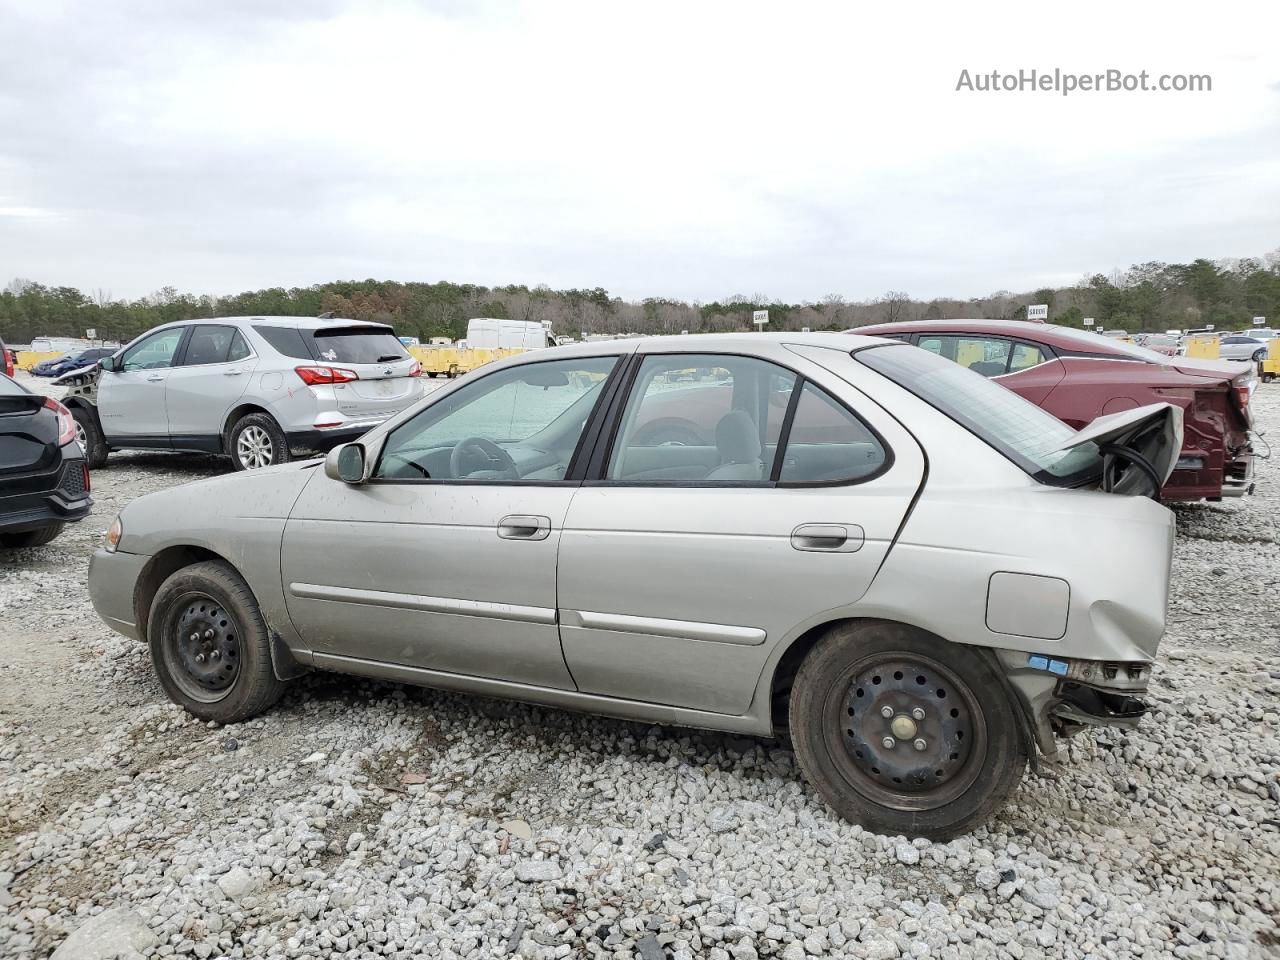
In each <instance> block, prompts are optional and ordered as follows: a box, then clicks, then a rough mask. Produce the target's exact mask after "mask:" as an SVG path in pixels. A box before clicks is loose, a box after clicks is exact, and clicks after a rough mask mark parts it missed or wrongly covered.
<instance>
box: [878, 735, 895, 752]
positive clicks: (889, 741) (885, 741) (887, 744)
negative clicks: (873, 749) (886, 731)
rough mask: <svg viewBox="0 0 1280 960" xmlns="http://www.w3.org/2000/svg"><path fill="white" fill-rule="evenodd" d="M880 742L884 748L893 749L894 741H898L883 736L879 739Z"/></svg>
mask: <svg viewBox="0 0 1280 960" xmlns="http://www.w3.org/2000/svg"><path fill="white" fill-rule="evenodd" d="M880 742H881V743H882V744H884V748H885V749H886V750H892V749H893V745H894V744H895V743H897V742H898V741H896V740H894V739H893V737H885V738H884V739H883V740H881V741H880Z"/></svg>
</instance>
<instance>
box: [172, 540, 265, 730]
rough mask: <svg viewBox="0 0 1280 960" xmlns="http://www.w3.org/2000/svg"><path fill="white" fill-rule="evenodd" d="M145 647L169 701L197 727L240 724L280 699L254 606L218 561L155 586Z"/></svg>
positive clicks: (240, 581) (239, 579)
mask: <svg viewBox="0 0 1280 960" xmlns="http://www.w3.org/2000/svg"><path fill="white" fill-rule="evenodd" d="M147 640H148V643H149V644H150V647H151V662H152V664H153V665H154V667H155V671H156V676H157V677H159V678H160V685H161V686H162V687H164V691H165V693H166V694H168V696H169V699H170V700H172V701H173V702H174V703H176V704H178V705H179V706H181V707H183V708H184V709H186V710H187V711H188V712H189V713H192V714H194V715H195V716H197V717H199V718H200V719H201V720H217V721H218V722H220V723H235V722H237V721H240V720H246V719H248V718H249V717H252V716H256V715H257V714H259V713H261V712H262V711H264V710H266V709H267V708H268V707H270V706H271V705H272V704H273V703H275V702H276V701H277V700H279V699H280V695H281V694H282V693H284V688H285V684H284V681H282V680H279V679H277V678H276V675H275V672H274V671H273V670H272V667H271V646H270V644H271V638H270V634H269V633H268V631H267V625H266V622H265V621H264V620H263V619H262V613H261V612H260V611H259V610H258V602H257V600H256V599H255V598H254V596H253V592H252V591H251V590H250V589H249V585H248V584H247V583H245V582H244V579H243V578H242V577H241V576H240V575H239V574H238V573H236V572H235V571H234V570H233V569H231V567H229V566H227V565H226V564H224V563H221V562H219V561H206V562H204V563H197V564H194V565H192V566H189V567H184V568H183V569H181V570H179V571H177V572H176V573H174V574H172V575H171V576H170V577H169V578H168V579H167V580H165V582H164V583H162V584H161V585H160V589H159V591H157V593H156V596H155V599H154V600H153V601H152V604H151V611H150V613H149V615H148V617H147Z"/></svg>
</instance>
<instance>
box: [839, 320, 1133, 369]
mask: <svg viewBox="0 0 1280 960" xmlns="http://www.w3.org/2000/svg"><path fill="white" fill-rule="evenodd" d="M930 330H937V331H939V332H948V333H975V334H977V333H987V334H992V335H994V336H1001V337H1016V338H1019V339H1022V340H1034V341H1036V342H1039V343H1047V344H1048V345H1049V346H1051V347H1061V348H1062V349H1063V350H1080V349H1081V345H1082V344H1084V343H1087V344H1088V345H1089V347H1090V352H1093V353H1107V354H1115V355H1116V356H1121V357H1125V358H1127V359H1134V357H1133V355H1132V354H1130V353H1128V352H1127V351H1125V350H1124V349H1122V348H1119V349H1118V348H1117V345H1116V344H1114V343H1113V342H1112V340H1111V338H1110V337H1106V336H1103V335H1101V334H1096V335H1094V336H1090V335H1089V333H1088V332H1087V331H1085V330H1077V329H1076V328H1074V327H1062V326H1059V325H1058V324H1055V323H1035V322H1032V321H1029V320H960V319H953V320H904V321H901V322H898V323H873V324H870V325H869V326H865V327H855V328H853V329H851V330H849V331H847V332H848V333H858V334H863V335H870V336H875V335H884V334H890V333H927V332H928V331H930ZM1082 337H1084V338H1087V339H1082ZM1094 337H1096V340H1095V339H1094Z"/></svg>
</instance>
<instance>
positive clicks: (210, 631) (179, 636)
mask: <svg viewBox="0 0 1280 960" xmlns="http://www.w3.org/2000/svg"><path fill="white" fill-rule="evenodd" d="M166 640H167V642H166V644H165V654H166V659H167V660H168V665H169V675H170V676H171V677H173V680H174V682H175V683H176V684H177V685H178V687H179V688H180V689H181V690H182V692H183V693H184V694H186V695H187V696H188V697H190V698H191V699H193V700H198V701H200V702H202V703H216V702H217V701H219V700H221V699H223V698H224V697H226V696H227V694H229V693H230V692H231V688H232V687H233V686H234V685H235V682H236V678H237V677H238V676H239V675H240V660H241V648H240V625H239V624H238V623H237V622H236V619H235V617H233V616H232V615H231V613H230V612H229V611H228V610H227V609H226V607H224V606H223V605H222V604H221V603H219V602H218V601H217V600H215V599H214V598H213V597H211V596H209V595H208V594H205V593H199V592H195V591H193V592H191V593H186V594H183V595H182V596H181V597H179V598H178V599H177V600H176V601H175V602H174V603H173V604H172V606H171V607H170V615H169V623H168V629H167V637H166Z"/></svg>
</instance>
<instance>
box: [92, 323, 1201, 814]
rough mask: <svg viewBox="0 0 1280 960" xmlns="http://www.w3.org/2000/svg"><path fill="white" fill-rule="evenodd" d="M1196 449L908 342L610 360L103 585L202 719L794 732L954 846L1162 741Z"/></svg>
mask: <svg viewBox="0 0 1280 960" xmlns="http://www.w3.org/2000/svg"><path fill="white" fill-rule="evenodd" d="M1180 441H1181V418H1180V413H1179V411H1178V410H1177V409H1175V408H1173V407H1170V406H1168V405H1165V404H1161V405H1156V406H1152V407H1145V408H1141V409H1138V410H1130V411H1126V412H1124V413H1120V414H1114V415H1112V416H1109V417H1105V418H1103V419H1102V420H1099V421H1097V422H1095V423H1094V424H1093V425H1091V426H1090V427H1089V428H1087V429H1086V430H1084V431H1080V432H1077V431H1075V430H1072V429H1071V428H1069V427H1067V426H1065V425H1063V424H1062V423H1061V422H1059V421H1058V420H1055V419H1054V418H1053V417H1051V416H1049V415H1048V414H1046V413H1044V412H1043V411H1041V410H1040V409H1038V408H1037V407H1035V406H1033V405H1032V404H1030V403H1027V402H1026V401H1024V400H1023V399H1021V398H1020V397H1018V396H1017V395H1015V394H1013V393H1010V392H1009V391H1007V390H1004V389H1003V388H1001V387H999V386H998V385H995V384H992V383H990V382H989V381H987V380H986V379H984V378H983V377H981V376H978V375H977V374H974V373H972V372H970V371H968V370H965V369H964V368H963V367H960V366H957V365H955V364H953V363H950V362H948V361H946V360H943V359H941V358H939V357H936V356H934V355H933V354H930V353H927V352H925V351H923V350H919V349H916V348H915V347H911V346H908V345H906V344H902V343H898V342H896V341H890V340H881V339H874V338H870V337H856V336H855V337H850V336H847V335H839V334H832V335H825V334H817V335H796V334H784V335H763V334H742V335H726V336H700V337H673V338H653V339H644V340H633V341H612V342H605V343H589V344H579V345H574V346H569V347H562V348H556V349H550V350H540V351H535V352H531V353H528V354H525V355H523V356H520V357H516V358H511V359H509V360H506V361H503V362H499V363H495V364H492V365H490V366H487V367H485V368H483V370H481V371H479V372H478V373H477V374H475V375H473V376H470V377H467V378H465V379H463V380H459V381H457V382H455V383H452V384H450V385H449V386H448V387H446V388H444V389H442V390H440V391H439V392H437V393H435V394H432V395H430V396H429V397H427V398H425V399H424V400H422V401H421V402H419V403H418V404H416V405H415V406H414V407H412V408H410V409H409V410H406V411H405V412H404V413H402V414H400V415H398V416H396V417H394V418H392V419H391V420H390V421H388V422H387V423H386V424H384V425H382V426H380V427H378V428H376V429H374V430H372V431H371V432H369V433H368V434H366V435H365V436H364V437H363V438H361V439H360V440H359V441H356V442H353V443H349V444H346V445H344V446H341V447H338V448H336V449H335V450H333V451H332V452H331V453H330V454H329V456H328V458H327V459H326V460H325V461H324V462H323V463H321V462H319V461H311V462H306V463H293V464H286V465H281V466H279V467H271V468H267V469H264V470H259V471H254V472H252V473H249V474H238V475H233V476H226V477H219V478H216V479H212V480H204V481H201V482H198V483H193V484H189V485H186V486H182V487H176V488H173V489H170V490H166V491H163V492H160V493H155V494H151V495H149V496H146V497H142V498H140V499H138V500H135V501H134V502H132V503H131V504H129V505H128V506H127V507H126V508H125V510H124V511H123V512H122V513H121V514H120V516H119V517H118V518H117V519H116V521H115V523H114V524H113V526H112V528H111V531H110V533H109V534H108V542H107V544H106V546H105V547H104V548H103V549H101V550H99V551H98V552H97V553H96V554H95V556H94V558H93V563H92V566H91V569H90V573H89V587H90V591H91V593H92V596H93V602H94V605H95V607H96V608H97V610H98V612H99V614H100V615H101V616H102V617H103V619H104V620H105V621H106V622H107V623H108V624H110V625H111V626H112V627H113V628H115V629H116V630H118V631H120V632H122V633H124V634H127V635H129V636H131V637H135V638H137V639H139V640H141V641H144V642H146V643H147V644H149V646H150V650H151V655H152V659H153V662H154V664H155V669H156V673H157V674H158V676H159V678H160V681H161V683H162V684H163V686H164V689H165V691H166V692H167V693H168V695H169V696H170V697H171V698H172V699H173V700H174V701H175V702H177V703H179V704H181V705H182V706H183V707H185V708H186V709H187V710H189V711H190V712H191V713H193V714H195V715H196V716H198V717H200V718H203V719H211V720H218V721H222V722H235V721H238V720H243V719H245V718H247V717H251V716H253V715H255V714H257V713H259V712H261V711H263V710H266V709H267V708H269V707H270V706H271V705H272V704H273V703H274V702H275V701H276V700H277V699H278V698H279V697H280V696H281V694H282V693H283V692H284V690H285V687H286V685H287V682H288V681H289V680H290V679H292V678H294V677H297V676H299V675H300V674H302V673H303V672H305V671H308V670H313V669H323V670H333V671H339V672H343V673H350V674H360V675H364V676H370V677H380V678H385V679H389V680H394V681H400V682H404V683H414V684H422V685H425V686H431V687H440V688H450V689H456V690H465V691H471V692H474V693H479V694H486V695H492V696H499V697H509V698H513V699H518V700H525V701H533V702H538V703H543V704H549V705H553V706H558V707H565V708H572V709H578V710H585V711H589V712H592V713H600V714H608V715H612V716H618V717H626V718H633V719H637V720H643V721H647V722H657V723H668V724H681V725H687V726H692V727H703V728H711V729H716V730H726V731H734V732H737V733H743V734H753V735H758V736H762V737H771V736H779V735H782V734H787V735H789V737H790V740H791V742H792V744H793V745H794V749H795V752H796V754H797V756H798V757H799V760H800V763H801V765H802V767H803V769H804V771H805V773H806V774H807V776H808V778H809V780H810V781H811V782H812V784H813V786H814V787H815V788H816V789H817V790H818V792H820V793H821V794H822V796H823V797H825V798H826V800H827V801H828V802H829V803H830V804H831V805H832V806H833V807H834V808H835V809H836V810H837V811H838V812H839V813H840V814H841V815H843V816H845V817H847V818H849V819H851V820H854V821H857V822H860V823H862V824H864V825H866V826H868V827H869V828H871V829H874V830H878V831H884V832H891V833H903V834H911V835H923V836H929V837H945V836H950V835H954V834H956V833H959V832H962V831H965V830H968V829H971V828H972V827H974V826H976V825H978V824H980V823H981V822H983V820H984V819H985V818H987V817H988V816H989V815H990V814H991V813H992V812H993V811H995V810H996V809H998V808H999V806H1000V804H1001V802H1002V801H1003V800H1004V798H1005V796H1006V795H1007V794H1008V793H1009V792H1010V791H1011V790H1012V789H1013V788H1014V786H1015V785H1016V784H1017V783H1018V781H1019V779H1020V777H1021V775H1022V773H1023V771H1024V769H1025V767H1026V764H1027V763H1028V761H1030V762H1032V763H1036V762H1038V758H1039V756H1040V755H1042V754H1052V753H1053V752H1054V750H1055V742H1056V738H1057V737H1059V736H1062V735H1066V734H1070V733H1073V732H1075V731H1078V730H1080V729H1082V728H1084V727H1085V726H1088V725H1091V724H1126V725H1132V724H1136V723H1137V722H1138V719H1139V717H1140V716H1141V715H1142V713H1143V710H1144V707H1143V703H1142V701H1141V699H1140V697H1141V695H1142V693H1143V692H1144V691H1145V689H1146V687H1147V683H1148V679H1149V676H1150V665H1151V661H1152V659H1153V657H1154V656H1155V652H1156V646H1157V644H1158V642H1159V640H1160V637H1161V635H1162V633H1163V631H1164V620H1165V603H1166V598H1167V591H1168V577H1169V566H1170V557H1171V551H1172V543H1173V529H1174V528H1173V519H1172V515H1171V514H1170V513H1169V511H1168V510H1166V509H1165V508H1164V507H1163V506H1161V505H1160V504H1159V503H1157V502H1156V501H1155V500H1154V499H1153V497H1154V495H1155V494H1156V492H1157V491H1158V490H1159V488H1160V487H1161V485H1162V484H1163V482H1164V480H1165V479H1166V478H1167V476H1168V473H1169V471H1170V470H1171V469H1172V467H1173V461H1174V459H1175V458H1176V456H1177V451H1178V450H1179V448H1180Z"/></svg>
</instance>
